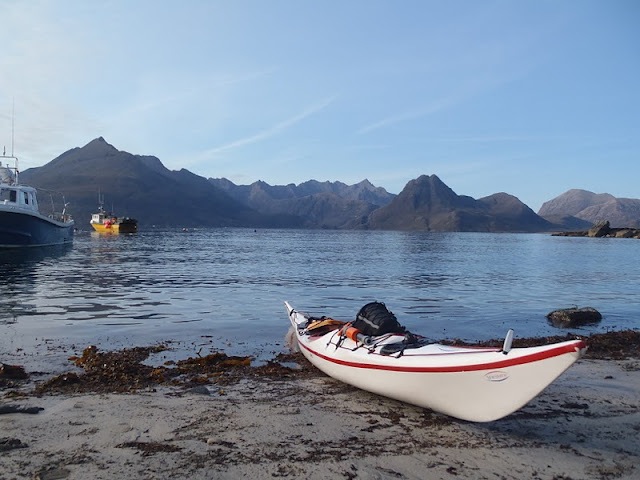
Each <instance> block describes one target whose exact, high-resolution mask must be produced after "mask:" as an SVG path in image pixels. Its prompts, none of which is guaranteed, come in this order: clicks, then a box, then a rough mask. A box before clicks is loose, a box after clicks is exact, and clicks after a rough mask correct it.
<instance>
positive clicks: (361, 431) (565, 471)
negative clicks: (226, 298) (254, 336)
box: [0, 332, 640, 480]
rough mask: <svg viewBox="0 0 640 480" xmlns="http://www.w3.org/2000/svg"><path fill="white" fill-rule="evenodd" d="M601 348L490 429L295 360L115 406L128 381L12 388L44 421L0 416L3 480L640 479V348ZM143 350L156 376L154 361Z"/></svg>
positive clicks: (198, 378)
mask: <svg viewBox="0 0 640 480" xmlns="http://www.w3.org/2000/svg"><path fill="white" fill-rule="evenodd" d="M603 335H609V337H607V339H608V340H610V343H609V353H606V352H605V353H602V352H600V353H598V349H597V348H596V349H595V350H596V351H595V352H594V354H592V356H589V354H587V356H586V357H585V358H583V359H581V360H579V361H578V363H577V364H575V365H574V366H572V367H571V368H570V369H569V370H567V372H565V373H564V374H563V375H562V376H560V378H559V379H558V380H556V381H555V382H554V383H552V384H551V385H550V386H549V387H548V388H547V389H546V390H545V391H543V392H542V393H541V394H540V395H539V396H538V397H536V398H535V399H534V400H533V401H532V402H530V403H529V404H528V405H526V406H525V407H523V408H522V409H521V410H519V411H517V412H515V413H514V414H512V415H509V416H508V417H505V418H504V419H502V420H498V421H495V422H490V423H469V422H464V421H459V420H455V419H452V418H450V417H447V416H445V415H442V414H438V413H434V412H431V411H429V410H426V409H422V408H419V407H414V406H411V405H407V404H404V403H401V402H397V401H394V400H390V399H387V398H384V397H380V396H377V395H374V394H370V393H367V392H363V391H361V390H358V389H356V388H354V387H351V386H349V385H346V384H343V383H340V382H338V381H336V380H333V379H331V378H329V377H326V376H324V375H323V374H322V373H321V372H319V371H318V370H316V369H315V368H313V367H312V366H311V365H310V364H308V363H306V364H305V361H303V360H301V359H300V357H299V356H296V355H281V356H278V357H276V358H274V359H273V361H271V362H268V363H267V364H266V365H263V366H258V367H251V366H248V365H247V364H246V361H245V363H244V364H243V357H227V356H224V354H220V355H218V356H216V360H217V364H216V365H217V366H216V367H215V368H214V367H213V366H212V365H214V364H215V362H212V360H213V359H212V358H208V357H209V356H207V357H201V358H199V359H193V360H194V362H187V363H186V364H183V365H182V367H181V368H183V370H184V371H185V372H188V371H189V369H190V368H193V370H192V371H191V374H189V373H183V374H182V376H181V377H174V378H171V377H169V378H168V379H167V380H169V381H167V382H164V383H155V384H154V383H150V384H146V385H144V384H139V385H138V388H130V389H123V392H124V393H113V392H114V391H117V390H114V385H118V382H122V381H124V378H123V377H119V376H118V375H115V377H114V378H113V379H112V380H113V381H112V382H111V383H110V382H107V383H106V384H102V387H104V388H100V385H101V384H95V383H92V382H88V383H87V384H86V385H85V384H82V382H75V380H74V381H73V382H70V383H67V387H65V388H66V389H65V388H62V389H60V388H59V387H60V385H59V384H56V383H55V382H53V383H50V384H49V385H50V387H51V389H49V390H47V389H44V390H41V391H40V393H38V394H37V393H36V390H35V389H36V388H37V387H38V386H42V385H44V384H47V382H50V381H52V380H53V379H55V378H58V382H60V380H59V377H53V378H44V377H46V375H40V374H37V375H32V376H31V377H30V378H27V379H22V380H14V382H15V383H14V384H13V385H10V384H8V383H7V382H6V381H5V384H4V385H3V384H2V383H0V405H21V406H23V407H36V408H42V409H43V410H41V411H39V413H34V414H27V413H11V414H5V415H0V432H1V433H0V456H1V457H2V462H0V478H3V479H27V478H28V479H40V480H53V479H81V478H82V479H84V478H94V479H108V478H121V479H125V480H127V479H140V478H143V479H146V478H169V477H171V478H193V479H205V478H221V479H226V478H229V479H231V478H239V477H246V478H312V479H315V478H317V479H320V478H348V479H356V478H359V479H362V478H371V479H374V478H376V479H380V478H382V479H386V478H400V479H414V478H415V479H418V478H434V479H451V478H456V477H457V478H478V479H494V478H507V479H511V478H514V479H515V478H534V479H536V478H539V479H547V478H548V479H553V478H555V479H561V478H564V479H567V478H571V479H573V480H576V479H603V478H604V479H609V478H611V479H613V478H616V479H632V478H637V476H638V474H639V470H640V467H637V466H636V465H638V464H640V445H639V444H638V442H637V436H638V432H640V356H638V355H637V354H636V353H634V352H637V348H638V345H637V343H634V342H637V336H638V335H637V332H636V333H635V334H633V339H632V340H633V341H629V342H628V343H627V344H625V345H622V344H620V343H619V337H615V336H611V335H610V334H603ZM630 338H631V337H630ZM598 342H599V343H598ZM598 342H596V344H600V345H604V344H606V342H605V341H604V340H603V339H601V340H599V341H598ZM603 342H604V343H603ZM616 342H617V343H616ZM131 350H132V351H133V352H135V355H137V356H136V357H135V358H136V359H138V360H137V361H138V363H137V364H136V365H141V366H142V367H144V368H141V369H142V370H144V372H146V373H148V374H152V373H153V369H154V368H155V367H153V366H148V365H145V363H144V359H142V357H143V356H144V355H143V354H144V353H145V352H143V351H142V350H140V349H138V350H135V349H131ZM625 352H626V353H625ZM97 353H99V352H97V351H96V352H95V354H96V355H92V354H87V355H86V356H85V363H84V364H82V365H83V369H84V370H85V374H84V375H88V376H90V367H89V366H88V364H90V363H91V359H93V360H99V361H104V360H107V359H111V360H113V361H114V362H116V363H117V362H120V363H122V359H123V357H122V356H118V355H116V354H117V353H122V352H102V353H104V354H105V356H102V357H101V356H98V355H97ZM126 353H127V354H131V355H133V353H132V352H131V351H127V352H126ZM109 355H112V356H111V357H109ZM598 357H601V358H598ZM79 358H81V357H78V358H76V359H75V360H73V362H78V359H79ZM203 358H208V360H207V361H204V360H202V359H203ZM129 359H130V360H131V357H130V358H129ZM198 362H199V363H198ZM224 362H227V363H226V364H224V365H221V363H224ZM96 364H97V363H96ZM296 364H297V365H296ZM103 365H104V363H103ZM124 365H125V366H126V365H127V364H124ZM193 365H197V366H198V368H195V367H193ZM288 365H294V366H293V367H290V366H288ZM131 366H132V363H129V364H128V367H127V368H130V367H131ZM166 367H167V368H170V369H174V368H178V367H177V366H176V365H171V364H170V365H167V366H166ZM77 368H80V367H77ZM216 368H218V370H216ZM148 369H150V370H148ZM133 371H135V369H133ZM70 373H73V372H70ZM157 374H158V372H156V375H157ZM63 375H64V374H63ZM76 375H78V374H76ZM67 376H68V378H73V377H72V376H71V375H70V374H69V373H68V374H67ZM78 377H82V374H79V375H78ZM175 378H180V379H181V380H180V382H179V383H175V384H172V383H171V381H172V380H175ZM94 380H95V379H94ZM63 384H64V382H63ZM79 385H84V387H86V388H84V387H83V388H77V389H75V390H74V388H75V387H78V386H79ZM69 386H75V387H74V388H68V387H69Z"/></svg>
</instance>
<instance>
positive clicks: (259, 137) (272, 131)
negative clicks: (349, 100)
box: [204, 96, 336, 157]
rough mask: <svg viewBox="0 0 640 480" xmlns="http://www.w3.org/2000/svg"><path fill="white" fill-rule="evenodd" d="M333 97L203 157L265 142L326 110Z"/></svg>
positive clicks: (213, 150)
mask: <svg viewBox="0 0 640 480" xmlns="http://www.w3.org/2000/svg"><path fill="white" fill-rule="evenodd" d="M335 98H336V97H335V96H334V97H329V98H326V99H324V100H322V101H320V102H318V103H317V104H315V105H312V106H311V107H309V108H307V109H305V110H303V111H302V112H300V113H299V114H297V115H294V116H293V117H291V118H288V119H286V120H284V121H282V122H279V123H277V124H275V125H273V126H271V127H269V128H267V129H265V130H262V131H260V132H258V133H256V134H255V135H251V136H249V137H245V138H241V139H238V140H234V141H233V142H230V143H227V144H226V145H221V146H219V147H214V148H211V149H209V150H207V151H205V152H204V156H208V157H211V156H215V155H217V154H219V153H221V152H224V151H228V150H233V149H236V148H240V147H244V146H246V145H250V144H252V143H257V142H260V141H263V140H267V139H269V138H271V137H274V136H276V135H278V134H280V133H282V132H284V131H285V130H287V129H289V128H291V127H292V126H294V125H296V124H297V123H300V122H302V121H303V120H305V119H306V118H308V117H310V116H312V115H314V114H316V113H318V112H320V111H322V110H324V109H325V108H327V107H328V106H329V105H330V104H331V103H333V102H334V100H335Z"/></svg>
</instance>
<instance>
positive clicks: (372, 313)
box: [352, 302, 405, 336]
mask: <svg viewBox="0 0 640 480" xmlns="http://www.w3.org/2000/svg"><path fill="white" fill-rule="evenodd" d="M352 325H353V326H354V327H355V328H357V329H358V330H360V332H362V334H363V335H366V336H377V335H384V334H386V333H405V328H404V327H403V326H402V325H400V324H399V323H398V319H397V318H396V316H395V315H394V314H393V313H391V312H390V311H389V310H388V309H387V307H386V305H385V304H384V303H381V302H371V303H367V304H366V305H365V306H364V307H362V308H361V309H360V311H359V312H358V315H356V320H355V322H353V324H352Z"/></svg>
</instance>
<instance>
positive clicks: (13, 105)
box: [11, 98, 18, 183]
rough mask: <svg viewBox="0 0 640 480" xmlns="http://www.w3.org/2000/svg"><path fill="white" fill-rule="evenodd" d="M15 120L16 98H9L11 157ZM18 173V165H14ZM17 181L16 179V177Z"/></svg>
mask: <svg viewBox="0 0 640 480" xmlns="http://www.w3.org/2000/svg"><path fill="white" fill-rule="evenodd" d="M15 120H16V99H15V98H13V99H12V100H11V156H12V157H13V143H14V139H15ZM17 174H18V165H16V175H17ZM16 183H17V179H16Z"/></svg>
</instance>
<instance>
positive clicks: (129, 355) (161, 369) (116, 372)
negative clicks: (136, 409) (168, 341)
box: [35, 345, 251, 395]
mask: <svg viewBox="0 0 640 480" xmlns="http://www.w3.org/2000/svg"><path fill="white" fill-rule="evenodd" d="M167 349H168V347H167V346H166V345H156V346H152V347H135V348H130V349H123V350H119V351H111V352H101V351H99V350H98V348H97V347H95V346H90V347H87V348H85V349H84V350H83V352H82V355H81V356H79V357H78V356H73V357H71V358H70V359H69V360H70V361H71V362H73V363H74V364H75V365H76V366H77V367H80V368H82V369H83V370H84V372H80V373H76V372H67V373H63V374H61V375H57V376H55V377H53V378H51V379H50V380H47V381H46V382H43V383H41V384H39V385H37V386H36V388H35V393H36V394H38V395H41V394H44V393H82V392H99V393H108V392H109V393H128V392H135V391H138V390H141V389H145V388H153V387H155V386H158V385H174V386H184V387H193V386H196V385H201V384H209V383H217V384H228V383H233V382H235V381H237V380H238V379H239V378H242V376H244V374H241V373H239V372H240V371H242V370H243V369H246V368H249V367H250V366H251V357H235V356H229V355H226V354H225V353H221V352H215V353H212V354H209V355H206V356H202V357H200V356H199V357H196V358H187V359H185V360H179V361H177V362H167V363H166V364H165V365H161V366H150V365H145V364H144V363H143V362H144V361H145V360H146V359H147V358H148V357H149V355H151V354H153V353H159V352H162V351H165V350H167Z"/></svg>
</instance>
